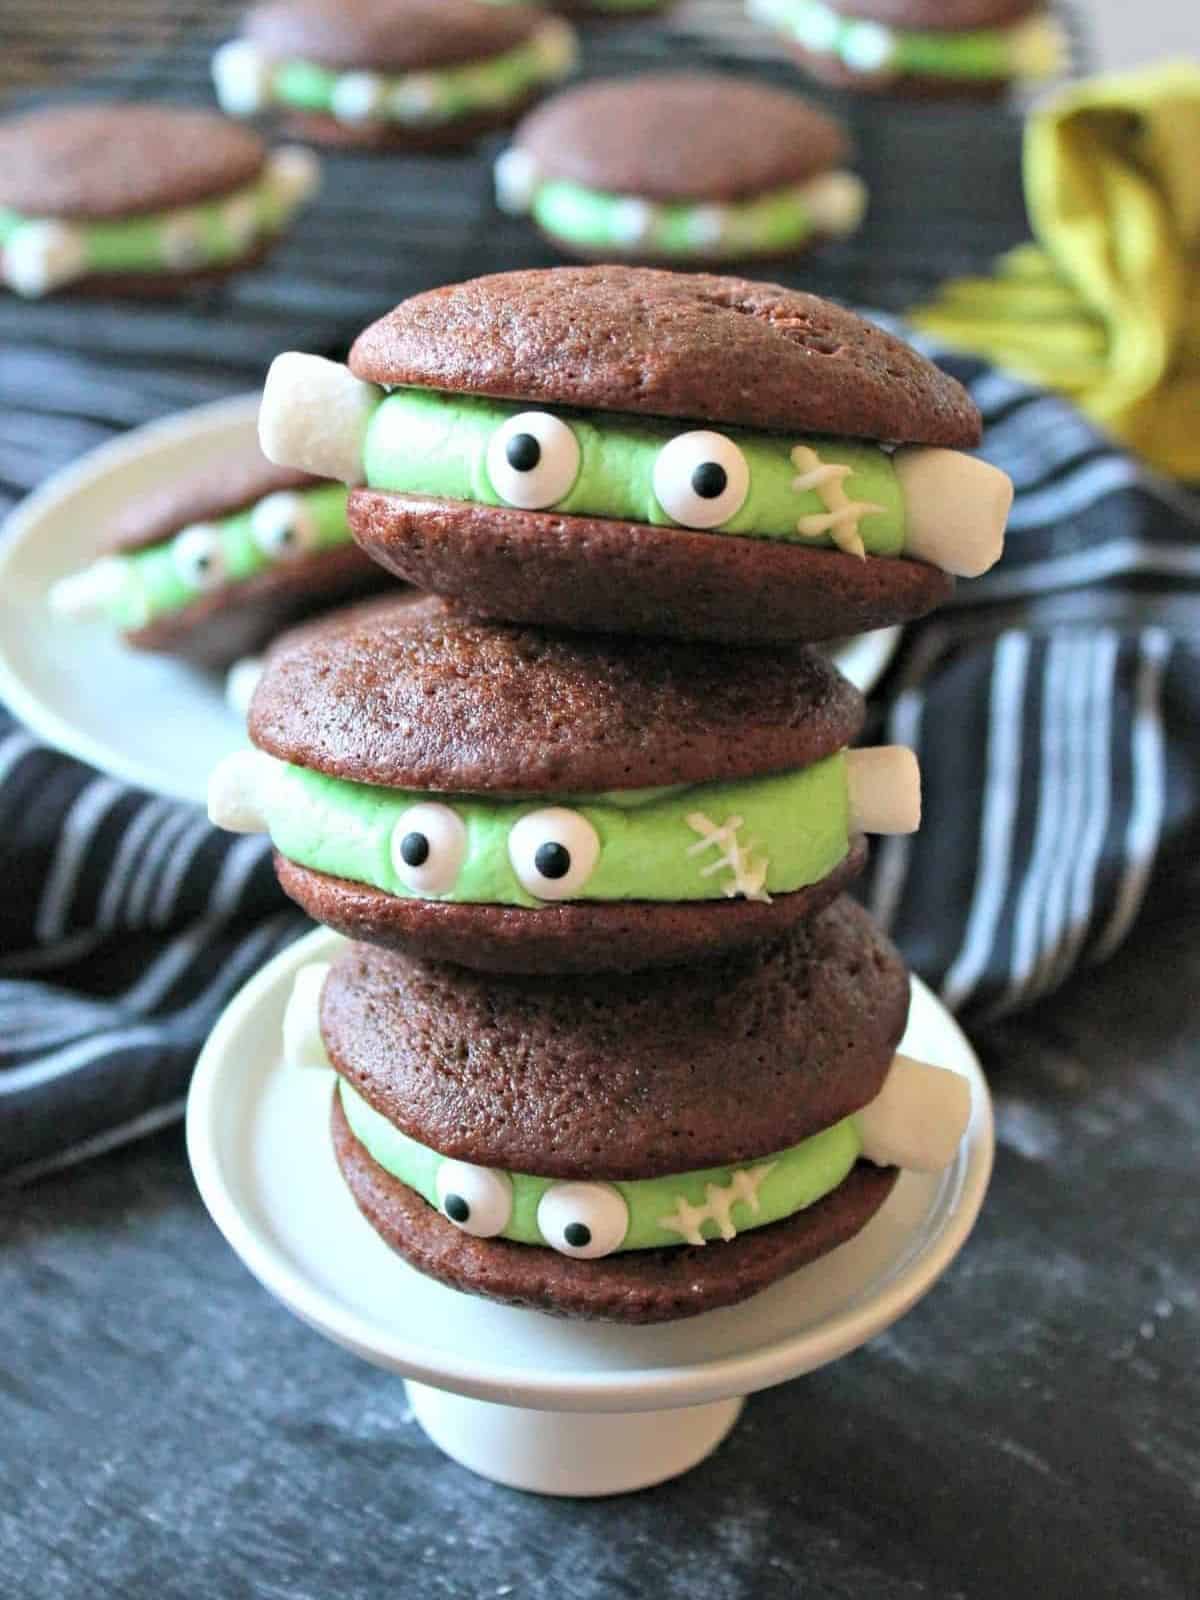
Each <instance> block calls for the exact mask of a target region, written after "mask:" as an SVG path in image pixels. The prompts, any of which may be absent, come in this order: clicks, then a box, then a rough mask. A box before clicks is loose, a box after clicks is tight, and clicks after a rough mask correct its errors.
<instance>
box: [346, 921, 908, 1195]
mask: <svg viewBox="0 0 1200 1600" xmlns="http://www.w3.org/2000/svg"><path fill="white" fill-rule="evenodd" d="M907 1013H908V980H907V976H906V973H905V969H904V965H903V963H902V961H901V960H900V957H899V956H898V955H897V953H896V952H895V950H894V949H893V948H892V946H891V945H890V944H889V943H888V941H887V940H886V939H885V938H884V936H883V935H882V934H881V933H880V932H878V930H877V929H876V928H875V927H874V925H873V923H872V922H871V920H870V918H869V917H868V916H867V914H866V913H865V912H864V911H862V910H861V909H860V908H859V907H858V906H857V905H856V904H855V903H854V902H853V901H852V900H849V899H847V898H846V897H844V896H843V897H842V898H841V899H839V900H837V901H835V902H834V904H833V905H832V906H830V907H829V908H828V909H827V910H825V911H823V912H821V913H820V915H818V916H816V917H814V918H812V919H811V920H810V921H808V922H807V923H804V924H803V925H801V927H799V928H798V929H797V930H796V931H795V932H793V933H792V934H790V935H789V936H788V937H786V938H785V939H783V940H781V941H779V942H778V943H775V944H768V945H762V944H758V945H753V946H751V947H750V948H749V949H747V950H744V951H741V952H738V953H737V954H735V955H729V956H725V957H724V958H722V959H720V960H718V961H712V962H703V963H700V964H699V965H693V966H689V967H672V968H667V969H665V970H663V971H660V972H656V973H640V974H634V975H632V976H630V975H621V976H616V975H612V974H609V975H607V976H584V977H571V978H544V977H543V978H516V977H507V978H498V977H496V976H495V975H490V974H485V973H474V972H468V971H466V970H464V969H462V968H458V967H450V966H437V965H433V964H426V963H421V962H417V961H413V960H410V959H408V958H406V957H404V956H400V955H397V954H395V953H393V952H389V951H385V950H379V949H376V948H373V947H371V946H368V945H352V946H350V948H349V949H348V950H347V951H346V952H345V953H344V954H343V955H342V956H341V957H340V958H339V960H338V961H337V963H336V964H335V966H334V968H333V971H332V973H331V974H330V977H329V979H328V981H327V982H326V985H325V991H324V996H323V999H322V1006H321V1027H322V1033H323V1035H324V1039H325V1044H326V1048H327V1050H328V1051H329V1054H330V1058H331V1060H332V1061H333V1063H334V1065H335V1066H336V1068H337V1070H338V1071H339V1072H340V1073H342V1074H343V1075H344V1076H345V1077H346V1078H347V1079H348V1080H349V1082H350V1083H352V1084H353V1086H354V1087H355V1088H356V1089H357V1090H358V1091H359V1093H360V1094H362V1095H363V1097H364V1098H365V1099H366V1100H368V1101H369V1102H370V1104H371V1105H373V1106H374V1107H375V1109H376V1110H377V1111H380V1112H381V1113H382V1114H383V1115H384V1116H385V1117H387V1118H388V1119H389V1120H390V1121H392V1122H393V1123H395V1124H396V1126H397V1127H399V1128H400V1129H401V1130H402V1131H403V1132H405V1133H407V1134H408V1135H409V1136H410V1137H411V1138H414V1139H417V1140H419V1141H420V1142H421V1143H422V1144H426V1145H429V1146H431V1147H432V1148H434V1149H436V1150H437V1151H439V1152H440V1153H441V1154H443V1155H447V1156H453V1157H455V1158H456V1159H458V1160H464V1161H472V1162H476V1163H478V1164H479V1165H482V1166H493V1167H503V1168H507V1169H509V1170H511V1171H514V1172H528V1173H535V1174H538V1175H540V1176H546V1177H555V1178H593V1179H594V1178H648V1177H656V1176H659V1175H661V1174H664V1173H672V1172H684V1171H691V1170H694V1169H696V1168H699V1167H706V1166H719V1165H724V1164H726V1163H731V1162H735V1161H749V1160H755V1159H758V1158H760V1157H762V1156H766V1155H770V1154H773V1153H774V1152H776V1151H778V1150H782V1149H785V1148H786V1147H787V1146H789V1145H793V1144H798V1143H799V1142H800V1140H802V1139H806V1138H808V1137H809V1136H810V1135H811V1134H814V1133H817V1132H819V1131H820V1130H821V1129H822V1128H826V1127H829V1126H831V1125H832V1124H833V1123H835V1122H838V1121H840V1119H841V1118H843V1117H845V1116H849V1115H850V1113H851V1112H853V1111H856V1110H858V1109H859V1108H860V1107H862V1106H864V1105H865V1104H866V1103H867V1102H868V1101H869V1100H872V1099H873V1098H874V1097H875V1095H876V1094H878V1092H879V1090H880V1088H881V1087H882V1084H883V1080H884V1077H885V1076H886V1074H887V1071H888V1068H889V1067H890V1065H891V1061H892V1055H893V1053H894V1051H895V1048H896V1045H897V1043H898V1042H899V1039H900V1036H901V1034H902V1032H903V1030H904V1024H905V1019H906V1017H907Z"/></svg>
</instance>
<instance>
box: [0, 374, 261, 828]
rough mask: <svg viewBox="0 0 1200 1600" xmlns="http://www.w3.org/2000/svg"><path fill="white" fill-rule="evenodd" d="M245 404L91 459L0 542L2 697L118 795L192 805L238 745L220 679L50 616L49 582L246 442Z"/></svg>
mask: <svg viewBox="0 0 1200 1600" xmlns="http://www.w3.org/2000/svg"><path fill="white" fill-rule="evenodd" d="M257 410H258V396H257V394H247V395H239V396H237V397H236V398H235V399H233V400H219V401H217V402H216V403H215V404H214V405H207V406H201V407H199V408H198V409H196V410H194V411H185V412H182V413H180V414H179V415H178V416H173V417H167V418H165V419H164V420H163V421H161V422H154V423H150V424H149V425H148V426H147V427H144V428H136V429H134V431H133V432H132V433H129V434H126V435H124V436H123V437H122V438H120V439H115V440H114V441H113V442H112V443H111V444H106V445H103V446H102V447H101V448H100V449H99V450H93V451H91V452H90V453H89V454H88V455H86V456H84V457H83V458H82V459H81V460H79V461H77V462H76V463H75V464H74V465H73V466H71V467H68V468H67V469H66V470H65V471H63V472H59V473H56V474H55V475H54V477H52V478H51V479H50V480H49V481H48V482H47V483H45V484H43V485H42V487H41V488H40V489H38V490H37V492H36V493H35V494H32V495H30V496H29V498H28V499H27V500H25V501H24V502H23V503H22V504H21V505H20V506H18V507H17V509H16V510H15V511H14V512H13V514H12V516H11V517H10V518H9V519H8V521H7V523H6V524H5V527H4V531H3V535H0V699H2V700H4V701H5V702H6V703H7V705H8V707H9V709H10V710H11V711H12V712H13V713H14V714H15V715H16V716H18V717H20V719H21V720H22V721H23V722H24V723H26V725H27V726H28V727H29V728H30V729H31V730H32V731H33V732H34V733H35V734H37V735H38V736H39V737H40V738H42V739H45V740H46V741H47V742H48V743H49V744H53V745H56V746H57V747H58V748H59V749H60V750H65V751H67V752H68V754H70V755H73V756H78V757H79V758H80V759H81V760H83V761H88V762H90V763H91V764H92V765H93V766H96V767H99V768H100V769H101V770H102V771H104V772H108V773H110V774H111V775H112V776H113V777H115V778H120V779H122V780H124V781H125V782H127V783H134V784H138V785H140V786H141V787H143V788H146V789H153V790H156V791H157V792H158V793H160V794H166V795H173V796H176V797H178V798H179V799H182V800H194V801H197V802H199V803H200V804H203V802H204V796H205V786H206V783H207V779H208V774H209V772H210V771H211V769H212V767H213V766H215V764H216V763H217V762H218V761H219V760H220V759H221V757H222V756H224V755H227V754H228V753H229V751H230V750H234V749H236V748H237V747H238V746H239V745H240V744H243V743H244V742H245V729H244V727H243V725H242V723H241V721H240V719H239V718H238V717H236V716H235V715H234V713H233V712H232V711H231V710H230V709H229V708H228V707H227V706H226V704H225V701H224V698H223V692H222V683H221V679H220V678H219V677H218V676H217V675H215V674H213V675H209V674H206V673H204V672H200V671H198V670H197V669H195V668H193V667H188V666H186V665H184V664H183V663H181V662H177V661H172V660H171V659H169V658H168V657H166V656H155V655H149V654H145V653H142V652H139V651H135V650H126V649H125V648H124V647H123V646H122V645H121V643H120V641H119V640H118V638H117V636H116V634H115V633H114V631H113V630H112V628H111V627H109V626H107V625H106V624H105V623H103V622H91V623H80V622H72V621H69V620H68V619H66V618H60V617H56V616H54V615H53V614H52V613H51V611H50V609H49V606H48V605H47V603H46V596H47V593H48V591H49V589H50V586H51V584H52V583H54V582H55V580H56V579H58V578H61V577H63V576H65V574H66V573H68V572H73V571H75V570H77V569H78V568H79V567H82V566H86V565H87V563H88V561H90V560H91V559H92V558H93V557H94V555H95V553H96V541H97V535H98V532H99V530H100V529H102V528H104V527H105V526H106V525H108V524H110V523H111V522H112V521H113V520H114V518H115V517H116V516H117V515H118V514H119V513H120V511H121V508H122V507H123V506H124V505H126V504H127V503H128V502H129V501H130V500H131V499H133V498H135V497H136V496H138V495H143V494H147V493H153V492H154V491H155V490H157V489H160V488H162V487H163V485H165V484H167V483H169V482H170V481H171V479H172V478H173V477H174V476H175V475H176V474H177V473H178V472H180V471H183V470H191V469H194V468H195V467H196V466H197V465H198V464H202V463H203V462H204V461H211V462H212V463H213V470H214V473H216V472H219V469H220V462H221V460H222V458H223V457H224V456H225V455H226V454H227V453H228V452H229V451H230V450H231V449H233V448H235V447H240V446H242V445H244V444H245V442H246V440H247V439H252V438H253V437H254V432H255V417H256V414H257Z"/></svg>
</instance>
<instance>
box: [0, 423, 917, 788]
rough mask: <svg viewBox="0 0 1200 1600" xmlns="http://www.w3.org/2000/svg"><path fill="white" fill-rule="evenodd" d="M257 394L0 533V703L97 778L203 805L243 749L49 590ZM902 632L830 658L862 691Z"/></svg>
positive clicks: (148, 435) (176, 675) (243, 432)
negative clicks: (216, 772)
mask: <svg viewBox="0 0 1200 1600" xmlns="http://www.w3.org/2000/svg"><path fill="white" fill-rule="evenodd" d="M257 409H258V396H257V394H248V395H239V396H237V397H236V398H235V399H233V400H220V401H217V402H216V403H215V404H213V405H207V406H201V407H199V408H198V409H196V410H194V411H185V412H181V413H180V414H179V415H178V416H173V417H167V418H165V419H164V420H163V421H161V422H154V423H150V424H149V425H148V426H146V427H144V428H135V429H134V430H133V432H132V433H128V434H126V435H124V436H123V437H122V438H120V439H116V440H114V441H113V442H112V443H111V444H107V445H104V446H103V447H102V448H101V449H99V450H93V451H91V452H90V453H89V454H88V455H85V456H83V457H82V458H81V459H80V460H79V461H77V462H76V463H75V464H74V465H73V466H71V467H68V468H66V469H65V470H64V471H62V472H58V473H56V474H55V475H54V476H53V477H52V478H50V479H49V480H48V481H47V482H46V483H45V484H43V485H42V487H41V488H40V489H38V490H37V492H36V493H35V494H32V495H30V496H29V498H28V499H27V500H25V501H24V502H23V503H22V504H21V505H20V506H18V507H17V509H16V510H15V511H14V512H13V513H12V515H11V516H10V517H9V519H8V521H7V522H6V524H5V526H4V529H3V532H2V533H0V700H2V701H4V702H5V703H6V704H7V705H8V707H9V709H10V710H11V711H12V712H13V713H14V714H15V715H16V716H17V717H19V718H20V719H21V721H22V722H24V723H25V724H26V725H27V726H28V727H29V728H30V729H31V730H32V732H33V733H35V734H37V735H38V737H39V738H42V739H44V740H46V742H47V743H49V744H52V745H55V746H56V747H57V748H58V749H60V750H65V751H67V752H68V754H70V755H73V756H78V757H79V758H80V759H81V760H83V761H87V762H90V763H91V764H92V765H93V766H95V767H99V768H100V769H101V771H103V772H107V773H110V774H111V775H112V776H113V777H114V778H120V779H122V780H124V781H125V782H127V783H133V784H137V785H139V786H140V787H142V788H145V789H151V790H154V791H156V792H157V793H159V794H166V795H172V796H176V797H177V798H179V799H182V800H192V801H195V802H196V803H197V804H199V805H203V804H204V800H205V791H206V787H207V782H208V774H209V772H210V771H211V770H212V768H213V767H214V766H215V765H216V763H217V762H218V761H219V760H220V759H221V757H222V756H224V755H227V754H228V753H229V751H230V750H234V749H237V748H238V747H239V746H240V745H241V744H243V743H244V742H245V732H244V729H243V726H242V722H241V719H240V717H238V716H237V715H236V714H235V712H234V711H232V710H231V709H230V707H229V706H228V705H227V704H226V702H225V697H224V685H223V683H222V680H221V678H220V677H219V676H217V675H216V674H208V673H204V672H201V671H199V670H197V669H196V668H193V667H189V666H187V665H185V664H183V663H182V662H177V661H172V660H171V659H170V658H169V657H167V656H155V655H150V654H147V653H144V652H139V651H135V650H126V649H125V648H124V647H123V646H122V645H121V643H120V641H119V639H118V638H117V636H116V635H115V633H114V632H113V630H112V629H111V628H110V627H109V626H107V625H106V624H105V623H103V622H92V623H80V622H72V621H69V620H68V619H66V618H60V617H55V616H53V615H52V614H51V612H50V609H49V607H48V605H47V603H46V596H47V593H48V591H49V589H50V586H51V584H53V583H54V582H55V581H56V579H58V578H61V577H64V576H65V575H66V574H67V573H68V572H73V571H76V570H77V569H78V568H79V567H82V566H86V564H87V563H88V561H89V560H91V559H92V557H93V556H94V554H95V551H96V540H97V534H98V532H99V530H100V529H101V528H103V527H105V526H106V525H108V524H109V523H111V521H112V520H113V519H114V517H115V516H116V515H117V514H118V513H119V512H120V510H121V508H122V507H123V506H124V505H126V504H127V503H128V501H129V500H131V499H133V498H135V497H136V496H139V495H143V494H147V493H152V492H154V491H155V490H157V489H160V488H162V487H163V486H164V485H165V484H168V483H169V482H170V481H171V479H172V478H173V477H174V476H175V475H176V474H177V473H178V472H179V471H181V470H182V469H185V468H187V469H192V468H194V467H195V466H196V465H197V464H198V463H203V462H204V461H211V462H212V463H213V467H214V471H219V467H220V462H221V460H222V458H223V457H224V456H225V454H226V453H227V452H228V451H229V450H230V449H232V448H235V447H238V446H241V445H243V444H244V443H245V442H246V441H247V440H248V439H252V438H253V437H254V433H255V419H256V415H257ZM898 635H899V629H884V630H882V631H881V632H880V633H874V634H866V635H864V636H863V637H862V638H861V639H855V640H851V641H850V642H849V643H848V644H847V645H846V646H845V647H843V649H841V650H840V651H839V652H838V654H837V655H836V656H835V658H834V659H835V660H836V661H837V662H838V665H839V666H840V667H841V668H842V670H843V672H845V673H846V675H847V677H849V678H850V679H851V681H852V682H854V683H855V684H857V685H858V687H859V688H861V689H863V690H864V692H865V690H866V689H867V688H869V687H870V686H871V685H872V684H873V683H874V682H875V681H876V680H877V679H878V677H879V675H880V673H881V672H882V671H883V668H884V667H885V666H886V665H887V662H888V660H889V658H890V656H891V654H892V652H893V651H894V650H895V647H896V639H897V637H898Z"/></svg>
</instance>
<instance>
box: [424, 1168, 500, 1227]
mask: <svg viewBox="0 0 1200 1600" xmlns="http://www.w3.org/2000/svg"><path fill="white" fill-rule="evenodd" d="M437 1197H438V1209H439V1210H440V1211H441V1213H442V1215H443V1216H444V1217H445V1218H446V1219H447V1220H448V1221H449V1222H452V1223H453V1224H454V1226H455V1227H456V1228H461V1229H462V1231H463V1232H464V1233H470V1234H473V1235H474V1236H475V1238H476V1239H491V1238H494V1237H495V1235H496V1234H498V1233H503V1232H504V1230H505V1228H507V1227H508V1219H509V1217H511V1216H512V1204H513V1201H512V1179H511V1178H510V1177H509V1175H508V1173H507V1172H493V1171H492V1169H491V1168H490V1167H473V1166H471V1164H470V1162H468V1161H443V1162H442V1164H441V1166H440V1167H439V1168H438V1175H437Z"/></svg>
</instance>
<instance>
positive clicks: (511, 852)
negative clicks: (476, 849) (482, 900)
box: [508, 806, 600, 900]
mask: <svg viewBox="0 0 1200 1600" xmlns="http://www.w3.org/2000/svg"><path fill="white" fill-rule="evenodd" d="M599 854H600V840H599V838H598V836H597V834H596V830H595V828H593V827H592V825H591V823H590V822H589V821H588V820H587V818H586V817H581V816H580V815H579V813H578V811H568V810H566V809H565V807H563V806H549V807H547V808H546V810H544V811H528V812H526V814H525V815H524V816H523V817H522V818H521V819H520V820H519V821H518V822H516V823H514V824H513V829H512V832H511V833H510V834H509V836H508V859H509V860H510V861H511V862H512V867H513V871H514V872H515V873H516V875H517V878H518V880H519V881H520V884H521V887H522V888H523V889H528V891H529V893H530V894H534V895H536V896H537V897H538V899H539V900H569V899H571V897H572V895H575V894H578V893H579V891H580V889H582V888H583V886H584V884H585V883H586V882H587V881H588V879H589V878H590V877H591V875H592V870H593V868H594V867H595V865H596V860H597V858H598V856H599Z"/></svg>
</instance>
